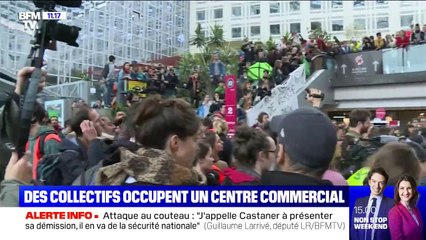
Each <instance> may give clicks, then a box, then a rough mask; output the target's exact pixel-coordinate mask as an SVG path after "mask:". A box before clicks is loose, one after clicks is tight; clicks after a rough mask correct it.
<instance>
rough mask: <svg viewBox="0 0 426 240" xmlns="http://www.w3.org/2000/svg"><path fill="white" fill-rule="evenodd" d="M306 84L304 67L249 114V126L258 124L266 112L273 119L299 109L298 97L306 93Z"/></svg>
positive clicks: (291, 75)
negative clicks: (259, 116)
mask: <svg viewBox="0 0 426 240" xmlns="http://www.w3.org/2000/svg"><path fill="white" fill-rule="evenodd" d="M305 84H306V76H305V71H304V67H303V66H302V67H299V68H298V69H296V70H294V71H293V72H292V73H290V76H289V78H288V79H287V80H285V81H284V82H283V83H282V84H280V85H278V86H276V87H275V88H273V89H272V94H271V96H266V97H264V98H263V99H262V100H261V101H260V102H259V103H257V104H256V105H255V106H253V108H251V109H250V110H249V111H248V112H247V123H248V125H249V126H253V125H254V124H256V122H257V116H258V115H259V114H260V113H261V112H266V113H267V114H268V115H269V118H272V117H273V116H277V115H281V114H286V113H289V112H291V111H294V110H296V109H297V108H299V103H298V100H297V96H298V95H299V93H301V92H302V91H304V89H305Z"/></svg>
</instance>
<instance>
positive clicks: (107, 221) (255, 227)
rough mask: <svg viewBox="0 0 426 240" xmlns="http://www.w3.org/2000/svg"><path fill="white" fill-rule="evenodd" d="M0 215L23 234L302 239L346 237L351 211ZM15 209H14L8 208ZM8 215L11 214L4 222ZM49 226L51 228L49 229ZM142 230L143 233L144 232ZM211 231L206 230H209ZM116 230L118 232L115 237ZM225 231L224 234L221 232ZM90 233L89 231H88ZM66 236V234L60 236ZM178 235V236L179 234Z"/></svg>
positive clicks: (21, 211) (23, 211) (35, 211)
mask: <svg viewBox="0 0 426 240" xmlns="http://www.w3.org/2000/svg"><path fill="white" fill-rule="evenodd" d="M1 210H2V211H3V212H2V214H1V215H0V220H1V221H2V222H3V220H5V221H4V224H3V227H4V231H6V232H7V231H11V232H15V233H19V234H22V235H20V236H23V237H26V236H32V237H33V238H36V239H37V238H38V237H39V236H40V237H41V236H43V237H44V238H46V237H47V238H49V237H50V236H57V235H58V234H61V236H64V237H68V236H72V237H73V239H75V237H80V236H81V237H84V234H88V233H92V232H93V233H96V235H97V236H98V237H102V238H106V239H115V238H116V237H120V236H121V237H122V236H123V234H125V236H138V235H137V234H141V233H143V234H144V236H146V235H145V234H147V235H150V236H156V237H157V238H159V239H162V238H163V237H174V238H176V237H180V236H185V237H188V238H189V239H192V238H196V237H200V236H203V239H213V236H217V235H216V234H219V236H227V237H244V238H245V239H254V238H253V237H254V236H255V235H258V234H262V236H263V237H273V236H277V234H283V233H284V234H285V235H283V236H286V237H291V238H296V237H299V238H300V237H301V238H303V239H305V238H308V237H314V236H315V237H316V239H327V237H329V236H330V231H333V236H336V237H337V238H336V239H342V240H344V239H348V236H349V230H348V229H349V220H348V219H349V212H348V211H347V209H346V208H343V207H337V208H334V207H327V208H325V207H318V208H294V207H289V208H267V207H262V208H257V207H241V208H221V207H219V208H212V207H209V208H205V207H204V208H202V207H188V208H170V207H163V208H150V207H147V208H77V209H76V208H45V209H42V208H18V209H11V208H9V209H5V208H3V209H1ZM10 210H13V211H10ZM6 218H7V219H9V220H7V221H6ZM46 230H48V231H46ZM141 231H143V232H141ZM206 233H207V235H206ZM115 234H117V235H116V236H114V235H115ZM221 234H226V235H221ZM86 236H87V235H86ZM61 238H62V237H61ZM179 239H180V238H179Z"/></svg>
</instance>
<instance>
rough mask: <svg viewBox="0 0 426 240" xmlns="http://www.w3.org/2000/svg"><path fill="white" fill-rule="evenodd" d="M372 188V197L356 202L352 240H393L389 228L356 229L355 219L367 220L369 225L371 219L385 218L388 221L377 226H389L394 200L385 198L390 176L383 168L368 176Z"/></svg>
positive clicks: (373, 170) (375, 169)
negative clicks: (389, 215)
mask: <svg viewBox="0 0 426 240" xmlns="http://www.w3.org/2000/svg"><path fill="white" fill-rule="evenodd" d="M367 179H368V185H369V186H370V191H371V193H370V196H368V197H362V198H358V199H357V200H356V201H355V205H354V210H353V211H352V224H351V232H350V234H351V235H350V239H351V240H389V239H391V236H390V231H389V228H386V229H355V228H354V224H353V219H355V218H357V217H358V218H367V224H373V223H372V222H370V218H374V219H377V218H383V219H386V221H383V222H377V224H388V219H387V217H388V213H389V210H390V209H391V208H392V207H393V200H392V199H391V198H388V197H385V196H383V192H384V190H385V188H386V184H387V182H388V179H389V176H388V174H387V173H386V171H385V170H384V169H383V168H374V169H371V170H370V172H369V173H368V176H367Z"/></svg>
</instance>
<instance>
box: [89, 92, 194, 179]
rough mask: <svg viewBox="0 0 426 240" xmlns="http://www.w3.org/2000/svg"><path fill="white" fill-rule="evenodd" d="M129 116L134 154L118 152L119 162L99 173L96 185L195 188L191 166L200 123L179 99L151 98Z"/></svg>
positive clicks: (141, 103) (126, 150)
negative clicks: (183, 186)
mask: <svg viewBox="0 0 426 240" xmlns="http://www.w3.org/2000/svg"><path fill="white" fill-rule="evenodd" d="M132 114H133V115H131V116H129V121H130V124H131V125H133V126H134V129H135V140H136V143H137V144H140V147H139V148H138V149H137V150H136V151H130V150H128V149H124V148H122V149H120V161H119V162H117V163H114V164H112V165H109V166H105V167H102V168H101V169H99V171H98V173H97V178H96V184H98V185H123V184H124V185H198V180H197V174H196V173H195V172H194V171H193V170H192V164H193V161H194V159H195V157H196V154H197V142H196V141H197V134H198V131H199V128H200V121H199V120H198V117H197V116H196V114H195V113H194V111H193V109H192V108H191V106H190V105H189V104H188V103H186V102H184V101H183V100H180V99H170V100H161V98H159V97H156V96H153V97H149V98H147V99H145V100H144V101H142V102H140V103H137V104H136V106H135V109H134V111H133V113H132Z"/></svg>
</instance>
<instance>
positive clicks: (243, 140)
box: [223, 127, 277, 185]
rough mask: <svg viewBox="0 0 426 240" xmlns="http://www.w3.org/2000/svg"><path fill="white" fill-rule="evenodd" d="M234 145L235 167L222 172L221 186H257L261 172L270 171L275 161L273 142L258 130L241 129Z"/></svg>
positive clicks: (275, 149) (275, 151)
mask: <svg viewBox="0 0 426 240" xmlns="http://www.w3.org/2000/svg"><path fill="white" fill-rule="evenodd" d="M234 144H235V145H234V150H233V154H234V158H235V162H234V165H235V166H234V167H231V168H227V169H225V170H224V171H223V172H224V174H225V181H224V183H223V185H258V184H259V181H260V177H261V174H262V172H263V171H266V170H270V169H271V168H272V166H273V165H274V162H275V160H276V153H277V148H276V145H275V142H274V140H273V139H272V138H271V137H269V136H268V135H267V134H265V133H264V132H262V131H261V130H259V129H254V128H249V127H241V128H239V129H238V130H237V133H236V135H235V142H234Z"/></svg>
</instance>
